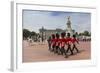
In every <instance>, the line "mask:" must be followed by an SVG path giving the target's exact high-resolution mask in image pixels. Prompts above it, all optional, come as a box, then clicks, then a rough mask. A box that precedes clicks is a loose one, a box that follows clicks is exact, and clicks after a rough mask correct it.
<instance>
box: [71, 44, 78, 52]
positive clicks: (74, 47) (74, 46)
mask: <svg viewBox="0 0 100 73" xmlns="http://www.w3.org/2000/svg"><path fill="white" fill-rule="evenodd" d="M74 49H75V50H76V51H77V52H79V50H78V49H77V47H76V45H75V44H73V48H72V51H74Z"/></svg>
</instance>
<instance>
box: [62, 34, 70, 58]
mask: <svg viewBox="0 0 100 73" xmlns="http://www.w3.org/2000/svg"><path fill="white" fill-rule="evenodd" d="M65 35H66V33H61V54H62V55H63V54H65V56H66V58H67V57H68V56H67V54H66V50H65V45H66V38H65Z"/></svg>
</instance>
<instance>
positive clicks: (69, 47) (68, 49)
mask: <svg viewBox="0 0 100 73" xmlns="http://www.w3.org/2000/svg"><path fill="white" fill-rule="evenodd" d="M69 51H70V52H71V55H73V50H72V49H71V45H70V44H68V48H67V50H66V52H67V53H68V52H69Z"/></svg>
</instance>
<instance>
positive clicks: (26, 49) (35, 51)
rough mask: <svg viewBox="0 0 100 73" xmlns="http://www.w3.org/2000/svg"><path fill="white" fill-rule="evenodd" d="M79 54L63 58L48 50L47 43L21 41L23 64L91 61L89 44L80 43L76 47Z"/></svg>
mask: <svg viewBox="0 0 100 73" xmlns="http://www.w3.org/2000/svg"><path fill="white" fill-rule="evenodd" d="M78 49H79V50H80V53H77V54H75V55H71V56H69V57H68V58H64V55H63V56H62V55H57V54H54V53H53V52H50V51H49V50H48V44H47V43H35V42H33V43H29V42H27V41H23V53H22V54H23V62H24V63H26V62H46V61H67V60H86V59H91V42H80V44H79V45H78Z"/></svg>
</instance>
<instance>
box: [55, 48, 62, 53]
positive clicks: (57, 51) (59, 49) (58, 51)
mask: <svg viewBox="0 0 100 73" xmlns="http://www.w3.org/2000/svg"><path fill="white" fill-rule="evenodd" d="M55 52H56V53H58V54H61V48H60V47H59V46H56V50H55Z"/></svg>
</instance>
